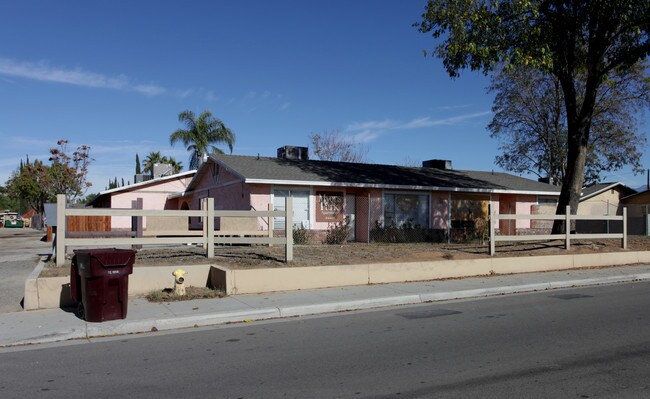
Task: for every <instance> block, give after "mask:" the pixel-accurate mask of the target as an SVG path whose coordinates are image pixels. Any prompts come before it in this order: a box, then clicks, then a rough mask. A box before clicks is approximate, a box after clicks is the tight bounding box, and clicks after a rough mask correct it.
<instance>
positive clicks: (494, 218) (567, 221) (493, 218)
mask: <svg viewBox="0 0 650 399" xmlns="http://www.w3.org/2000/svg"><path fill="white" fill-rule="evenodd" d="M565 213H566V214H565V215H505V214H504V215H499V214H496V213H494V209H493V208H492V207H490V222H489V229H490V256H492V255H494V254H495V252H496V243H497V242H503V241H508V242H513V241H547V240H558V239H563V240H564V246H565V248H566V249H567V250H569V249H570V248H571V240H572V239H574V240H578V239H587V240H589V239H600V238H620V239H621V246H622V248H623V249H627V208H623V215H619V216H616V215H614V216H608V215H603V216H600V215H571V208H570V207H569V206H567V207H566V212H565ZM500 220H563V221H564V226H565V229H564V230H565V232H564V233H562V234H539V235H496V234H495V231H494V230H495V225H498V223H499V221H500ZM574 220H618V221H622V222H623V232H622V233H601V234H579V233H571V221H574Z"/></svg>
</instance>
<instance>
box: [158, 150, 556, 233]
mask: <svg viewBox="0 0 650 399" xmlns="http://www.w3.org/2000/svg"><path fill="white" fill-rule="evenodd" d="M296 149H298V150H300V151H294V150H296ZM278 155H279V156H278V157H276V158H272V157H259V156H238V155H223V154H217V155H212V156H211V157H209V158H208V160H207V161H206V162H205V163H204V164H203V165H201V167H200V168H199V170H198V171H197V173H196V175H195V176H194V178H193V179H192V181H191V182H190V184H189V185H188V187H187V189H186V190H184V192H181V193H178V194H176V195H173V196H171V197H170V198H169V201H168V203H167V207H168V208H169V209H199V207H200V201H201V199H202V198H206V197H208V196H209V197H213V198H214V199H215V207H216V209H218V210H224V209H232V210H266V209H268V206H269V204H273V205H272V206H273V207H274V208H275V209H283V208H284V202H285V198H286V197H287V196H291V197H292V198H293V203H294V215H293V220H294V225H295V226H296V227H298V228H305V229H309V230H311V231H313V232H315V233H317V234H316V237H322V236H323V234H325V232H326V231H327V229H328V228H331V227H332V226H333V225H336V224H337V223H342V222H343V221H345V220H347V221H348V222H349V226H350V229H351V233H350V236H349V238H350V240H354V241H363V242H366V241H373V240H375V239H376V237H378V235H377V234H380V235H381V234H384V237H386V236H385V234H386V233H387V232H388V231H389V230H390V231H392V232H393V233H395V231H397V230H399V231H402V232H403V231H409V232H410V231H414V230H417V231H419V232H424V235H423V236H422V237H424V238H426V239H429V240H431V239H443V238H444V237H448V236H449V235H450V234H455V233H454V232H460V233H458V234H462V232H463V231H465V230H468V229H470V230H471V229H473V226H474V221H475V220H476V219H477V218H484V219H487V215H488V206H490V205H491V206H492V207H494V209H495V212H496V213H502V214H506V213H517V214H530V213H531V212H533V213H538V212H541V211H543V212H551V211H554V210H555V209H554V206H555V204H557V197H558V195H559V192H560V189H559V187H557V186H553V185H550V184H546V183H540V182H538V181H534V180H530V179H525V178H522V177H518V176H514V175H510V174H507V173H498V172H483V171H460V170H453V169H451V162H450V161H440V160H431V161H425V162H424V163H423V166H422V167H406V166H395V165H378V164H367V163H346V162H331V161H316V160H309V159H308V157H307V149H306V148H303V147H283V148H281V149H279V150H278ZM194 224H195V225H194V226H193V227H197V228H198V227H199V225H198V220H195V221H194ZM217 226H218V223H217ZM258 227H259V229H260V230H266V229H268V228H269V226H268V225H267V224H265V223H264V222H263V221H260V223H259V226H258ZM497 227H498V228H499V229H500V230H502V231H505V232H507V233H508V234H515V233H516V232H518V233H525V232H527V231H529V230H531V228H535V227H536V226H534V225H532V226H531V221H530V220H517V221H502V222H501V225H500V226H497ZM273 228H274V229H278V230H280V229H284V221H283V220H281V219H280V218H277V220H275V226H273ZM388 240H391V239H390V238H389V239H388Z"/></svg>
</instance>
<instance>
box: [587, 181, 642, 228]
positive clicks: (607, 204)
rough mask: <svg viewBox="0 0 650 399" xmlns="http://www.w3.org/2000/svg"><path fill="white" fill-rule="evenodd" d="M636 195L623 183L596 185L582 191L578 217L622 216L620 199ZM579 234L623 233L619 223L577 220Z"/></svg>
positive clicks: (634, 191)
mask: <svg viewBox="0 0 650 399" xmlns="http://www.w3.org/2000/svg"><path fill="white" fill-rule="evenodd" d="M634 193H636V190H634V189H632V188H630V187H628V186H626V185H625V184H623V183H619V182H615V183H596V184H592V185H590V186H586V187H584V188H583V189H582V193H581V195H580V204H579V205H578V215H598V216H600V215H608V216H609V215H622V214H623V204H622V202H621V199H622V198H623V197H626V196H629V195H632V194H634ZM576 231H577V232H579V233H615V232H621V231H623V225H622V224H621V223H620V222H609V221H605V220H579V221H577V222H576Z"/></svg>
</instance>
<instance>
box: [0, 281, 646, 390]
mask: <svg viewBox="0 0 650 399" xmlns="http://www.w3.org/2000/svg"><path fill="white" fill-rule="evenodd" d="M649 290H650V283H647V282H642V283H629V284H616V285H608V286H598V287H589V288H581V289H571V290H554V291H544V292H538V293H531V294H519V295H508V296H502V297H493V298H486V299H478V300H465V301H450V302H440V303H432V304H426V305H418V306H405V307H396V308H391V309H389V310H382V311H365V312H354V313H342V314H336V315H331V316H321V317H309V318H297V319H287V320H279V321H267V322H255V323H250V324H248V323H242V324H236V325H229V326H223V327H218V328H208V329H197V330H190V331H189V332H187V330H186V332H180V333H166V334H163V333H160V332H159V333H151V334H147V335H139V336H126V337H115V338H112V339H102V340H93V341H92V342H90V343H88V342H87V341H77V343H73V344H70V343H68V344H63V345H57V346H54V347H50V348H47V347H36V348H38V349H33V348H30V347H23V348H13V349H5V350H3V351H2V352H0V396H1V397H3V398H24V397H48V398H63V397H66V398H68V397H83V396H86V395H92V397H106V398H108V397H111V398H114V397H125V396H128V397H138V398H142V397H150V398H159V397H202V398H203V397H219V398H279V397H289V398H307V397H309V398H338V397H340V398H384V397H385V398H389V397H390V398H393V397H396V398H430V397H495V398H503V397H577V398H581V397H582V398H586V397H648V396H649V395H650V339H649V338H648V337H650V315H649V313H648V311H647V309H648V308H649V306H650V294H649ZM80 342H84V343H80Z"/></svg>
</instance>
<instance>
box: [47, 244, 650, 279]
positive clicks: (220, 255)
mask: <svg viewBox="0 0 650 399" xmlns="http://www.w3.org/2000/svg"><path fill="white" fill-rule="evenodd" d="M627 250H628V251H649V250H650V237H641V236H630V237H628V249H627ZM488 251H489V244H487V243H486V244H484V245H481V244H479V243H468V244H438V243H436V244H432V243H422V244H362V243H353V244H345V245H298V246H295V247H294V260H293V262H291V263H290V264H287V263H285V262H284V247H283V246H275V247H271V248H269V247H266V246H217V247H216V248H215V259H207V258H206V257H205V254H204V251H203V248H201V247H174V248H144V249H141V250H139V251H138V253H137V256H136V263H135V266H136V267H140V266H144V267H146V266H160V265H188V264H201V263H211V264H218V265H223V266H227V267H230V268H239V269H255V268H268V267H287V266H289V267H291V266H324V265H342V264H365V263H390V262H418V261H431V260H445V259H447V260H449V259H472V258H474V259H477V258H486V257H489V254H488ZM619 251H624V250H623V249H622V248H621V240H618V239H612V240H610V239H608V240H575V241H572V242H571V250H569V251H566V250H565V249H564V242H563V241H559V240H558V241H552V242H543V243H540V242H536V243H527V242H521V243H511V244H510V243H499V245H497V249H496V255H495V256H496V257H511V256H539V255H564V254H580V253H597V252H619ZM69 268H70V266H69V260H68V264H67V265H66V266H65V267H63V268H56V267H55V266H54V263H53V262H50V263H48V265H47V267H46V268H45V270H44V272H43V274H41V275H42V276H57V275H58V276H60V275H67V273H68V272H69Z"/></svg>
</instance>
